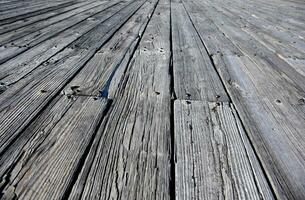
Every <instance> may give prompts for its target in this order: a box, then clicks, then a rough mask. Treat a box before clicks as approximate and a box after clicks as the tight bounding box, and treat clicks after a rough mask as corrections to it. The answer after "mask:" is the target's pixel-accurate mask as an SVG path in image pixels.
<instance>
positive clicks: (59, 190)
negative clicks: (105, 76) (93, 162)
mask: <svg viewBox="0 0 305 200" xmlns="http://www.w3.org/2000/svg"><path fill="white" fill-rule="evenodd" d="M62 98H67V97H62ZM60 103H63V104H65V100H63V101H61V102H60ZM68 104H69V102H68ZM55 106H56V107H55V109H51V111H52V112H51V113H48V114H47V115H49V116H44V115H46V114H45V113H43V114H42V118H40V119H38V121H36V122H34V123H33V124H32V125H30V126H29V127H28V129H27V130H26V131H29V130H36V132H35V133H34V134H36V135H35V136H33V137H34V138H32V141H30V142H29V143H27V145H26V146H25V147H24V148H23V153H22V154H21V155H19V156H20V157H19V158H18V160H17V162H15V163H14V165H12V166H11V168H10V171H11V173H10V174H6V177H7V179H6V182H7V184H6V186H5V188H4V190H3V194H4V195H3V198H4V199H13V198H18V199H62V198H63V197H65V195H67V194H66V192H68V190H69V188H70V185H71V183H73V182H72V181H73V179H74V176H75V175H77V173H78V170H79V167H81V165H82V162H83V159H84V157H85V156H86V151H87V149H88V148H90V145H91V143H92V142H91V141H92V140H93V138H94V136H95V134H96V132H95V131H96V129H97V128H98V127H99V124H100V121H101V119H102V116H103V115H104V111H105V109H106V107H107V100H95V99H93V97H77V99H76V100H74V102H73V103H72V105H70V107H69V108H68V110H67V111H66V112H65V113H64V115H63V116H62V117H61V116H58V115H57V114H55V113H54V112H62V111H61V110H57V109H56V108H61V107H63V108H66V107H67V105H55ZM54 115H55V116H54ZM53 117H55V118H53ZM56 117H61V119H60V120H59V121H58V122H57V119H56ZM50 118H51V119H50ZM41 119H43V121H42V124H37V122H39V121H40V120H41ZM44 120H46V121H44ZM48 122H51V123H50V124H46V123H48ZM56 122H57V123H56ZM52 123H56V125H55V126H52V125H53V124H52ZM37 126H38V127H37ZM41 131H42V132H43V133H41ZM44 131H47V132H44ZM26 133H27V132H24V133H23V134H26ZM39 142H40V143H39ZM39 144H40V145H39ZM32 148H33V149H32Z"/></svg>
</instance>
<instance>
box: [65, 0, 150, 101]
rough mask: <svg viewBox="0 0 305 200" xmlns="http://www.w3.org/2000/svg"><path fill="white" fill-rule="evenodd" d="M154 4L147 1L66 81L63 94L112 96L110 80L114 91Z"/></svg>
mask: <svg viewBox="0 0 305 200" xmlns="http://www.w3.org/2000/svg"><path fill="white" fill-rule="evenodd" d="M155 6H156V2H155V1H152V2H146V3H145V4H144V5H143V6H142V7H141V9H140V10H139V11H138V12H136V13H135V14H134V15H133V16H132V17H131V19H130V20H129V21H128V22H126V23H125V24H124V25H123V26H122V27H121V28H120V30H118V33H116V34H115V35H114V36H113V37H112V38H111V40H109V41H108V42H107V43H106V44H105V45H104V46H103V47H102V48H101V49H100V50H99V51H98V52H97V53H96V54H95V55H94V57H93V58H92V59H91V60H90V61H89V62H88V63H87V64H86V66H85V67H84V68H83V70H82V71H80V72H79V73H78V74H77V76H76V77H74V78H73V80H72V81H71V82H70V83H69V84H67V86H66V87H65V88H64V91H63V92H64V94H72V95H75V94H76V95H85V96H87V95H93V96H105V97H108V98H113V97H112V96H111V94H108V90H109V88H110V84H111V87H112V88H113V89H112V90H113V91H114V90H115V87H117V85H118V84H119V83H120V82H121V79H122V77H123V75H124V72H125V70H126V68H127V65H128V62H129V61H130V59H131V58H132V56H133V53H134V51H135V48H136V46H137V44H138V43H139V41H140V40H141V37H142V35H143V32H144V29H145V27H146V25H147V23H148V21H149V19H150V17H151V14H152V11H153V10H154V8H155ZM115 85H116V86H115Z"/></svg>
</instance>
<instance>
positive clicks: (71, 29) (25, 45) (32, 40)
mask: <svg viewBox="0 0 305 200" xmlns="http://www.w3.org/2000/svg"><path fill="white" fill-rule="evenodd" d="M117 2H118V1H113V2H110V3H108V4H107V3H105V4H102V5H101V6H98V7H95V8H93V9H92V10H89V11H85V12H83V13H80V14H79V15H75V16H72V17H70V18H68V19H66V20H63V21H62V22H60V23H55V24H53V25H51V26H47V27H45V28H43V29H41V30H39V31H34V32H32V33H30V34H28V35H25V36H24V37H22V38H19V39H17V40H16V41H13V42H12V43H9V44H6V45H3V48H4V54H3V53H1V54H0V63H3V62H5V61H7V60H9V59H11V58H13V57H15V56H16V55H18V54H20V53H22V52H24V51H25V50H27V49H30V48H32V47H33V46H36V45H37V44H39V43H41V42H43V41H46V40H48V39H49V40H52V39H53V38H52V37H54V36H55V37H56V36H58V34H61V33H62V32H63V31H64V32H65V33H66V34H67V32H68V33H69V34H73V35H74V37H75V36H77V35H78V36H79V34H77V33H78V32H77V31H75V29H76V28H77V29H78V30H86V29H83V28H82V27H81V25H84V24H83V23H85V24H88V23H89V24H90V23H91V24H95V23H96V24H98V22H99V19H105V18H107V17H106V16H107V15H105V16H104V15H103V13H102V12H104V11H106V12H107V11H109V10H111V9H112V8H113V7H117V6H120V5H117ZM107 5H108V6H107ZM107 8H109V9H107ZM91 12H93V13H91ZM34 26H35V25H34ZM30 31H31V30H30ZM61 37H63V36H61ZM46 49H48V48H46ZM38 52H40V51H38Z"/></svg>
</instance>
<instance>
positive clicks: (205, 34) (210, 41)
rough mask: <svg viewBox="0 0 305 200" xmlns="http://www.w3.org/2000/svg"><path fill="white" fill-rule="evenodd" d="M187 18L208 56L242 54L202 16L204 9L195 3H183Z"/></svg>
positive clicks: (210, 21)
mask: <svg viewBox="0 0 305 200" xmlns="http://www.w3.org/2000/svg"><path fill="white" fill-rule="evenodd" d="M183 4H184V6H185V7H186V10H187V12H188V14H189V17H190V18H191V20H192V23H193V24H194V26H195V28H196V29H197V31H198V34H199V35H200V38H201V39H202V41H203V43H204V45H205V46H206V48H207V50H208V53H209V54H210V55H214V54H223V55H242V52H241V51H240V50H239V49H238V48H237V47H236V46H235V45H234V44H233V43H232V42H231V41H230V40H229V39H228V38H227V37H226V36H225V34H223V32H221V31H220V30H219V28H218V27H217V26H216V25H215V24H214V22H213V21H212V20H211V19H209V18H208V17H206V16H205V15H204V13H205V9H204V7H203V6H202V5H198V3H197V2H196V1H185V2H183Z"/></svg>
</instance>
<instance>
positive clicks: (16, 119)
mask: <svg viewBox="0 0 305 200" xmlns="http://www.w3.org/2000/svg"><path fill="white" fill-rule="evenodd" d="M143 3H144V2H143V1H136V2H134V3H132V4H130V5H129V6H127V7H126V8H124V9H123V10H121V11H120V12H119V13H117V14H115V15H113V16H112V18H111V19H109V20H106V21H105V22H104V23H102V24H100V25H99V26H98V27H96V28H95V29H94V30H92V31H90V32H89V33H87V34H86V35H85V36H84V37H85V39H79V40H77V41H76V42H74V43H72V44H71V45H70V46H69V47H68V48H66V49H65V50H63V51H61V52H60V54H58V55H57V58H58V59H59V60H60V61H58V62H56V63H52V64H50V65H48V67H45V66H40V67H39V68H37V69H36V70H35V71H33V72H32V73H30V74H29V75H28V76H26V77H24V78H23V79H22V80H20V81H19V82H18V83H16V84H14V85H13V86H12V87H10V88H8V89H7V90H6V91H5V92H3V93H2V94H1V95H0V124H1V127H0V152H2V151H3V150H4V149H5V148H6V147H7V146H8V145H9V144H10V143H11V142H12V141H13V140H14V139H15V138H16V137H17V136H18V135H19V134H20V131H21V130H22V129H23V128H24V127H25V126H26V125H27V124H28V123H29V122H30V121H31V120H32V119H33V118H34V117H35V116H36V115H37V114H38V113H39V111H41V110H42V109H43V108H44V106H45V105H47V103H48V101H49V100H51V99H52V98H53V97H54V96H55V95H56V94H57V93H58V92H59V91H60V90H61V89H62V88H63V87H64V85H65V84H66V83H67V82H68V81H69V80H70V79H71V78H72V77H73V76H75V74H76V73H77V72H78V71H79V70H80V69H81V68H82V67H83V66H84V64H85V63H87V61H88V60H89V59H90V58H92V56H93V55H94V54H95V53H96V52H97V51H98V50H99V49H100V48H101V46H103V44H104V43H105V42H106V41H107V40H108V39H109V38H110V37H111V36H112V35H113V34H114V33H115V31H116V30H117V29H118V28H119V27H120V26H121V25H122V24H124V23H125V22H126V21H127V20H128V18H129V17H130V16H132V15H133V14H134V12H135V11H136V10H137V9H138V8H139V7H140V6H141V5H142V4H143ZM76 46H78V48H75V47H76Z"/></svg>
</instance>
